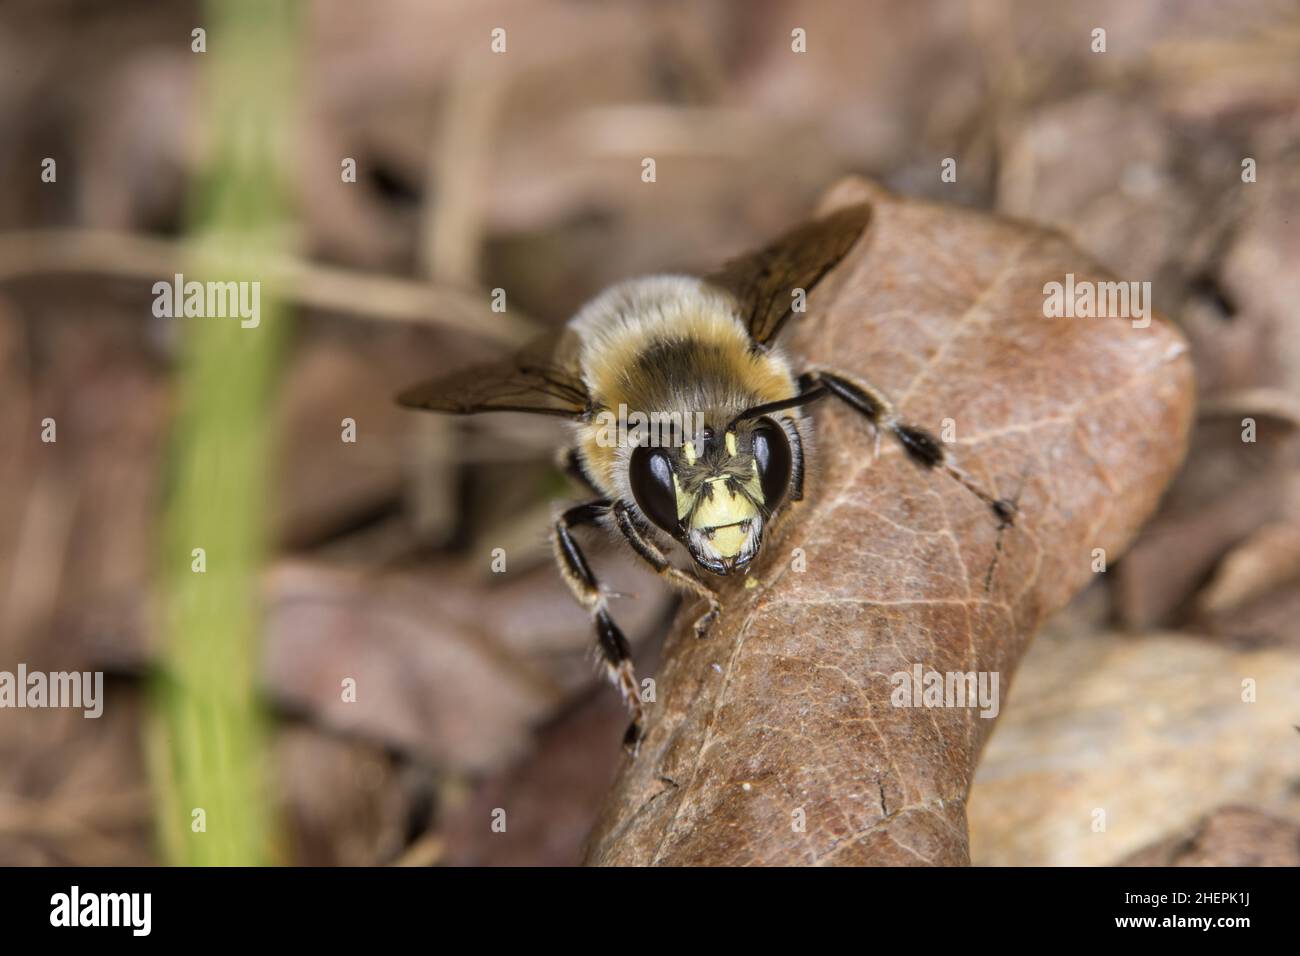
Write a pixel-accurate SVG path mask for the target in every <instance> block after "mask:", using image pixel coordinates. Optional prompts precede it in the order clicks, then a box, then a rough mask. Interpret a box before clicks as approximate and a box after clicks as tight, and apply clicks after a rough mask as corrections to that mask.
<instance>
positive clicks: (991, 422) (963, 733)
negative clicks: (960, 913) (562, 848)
mask: <svg viewBox="0 0 1300 956" xmlns="http://www.w3.org/2000/svg"><path fill="white" fill-rule="evenodd" d="M864 195H865V196H866V197H867V198H869V199H871V200H872V201H873V202H874V203H875V204H876V210H875V218H874V219H873V222H872V225H871V226H870V228H869V230H868V233H867V235H866V236H865V238H864V241H863V242H861V243H860V244H859V245H858V247H857V248H856V249H855V250H854V251H853V252H852V253H850V255H849V257H848V258H847V259H846V260H845V261H844V262H843V263H842V264H841V266H840V268H839V269H838V270H837V271H836V272H835V273H834V274H832V276H831V277H830V278H829V279H828V280H827V282H826V284H825V285H824V286H823V287H821V288H819V289H818V291H817V293H815V294H814V295H813V296H812V298H811V300H810V303H809V311H808V314H807V315H806V316H803V317H802V319H801V321H800V323H798V324H797V326H796V327H795V330H794V335H793V336H792V338H791V341H790V343H789V345H790V351H791V352H792V353H793V354H794V355H797V356H801V357H803V358H805V359H806V360H808V361H810V362H816V363H823V364H826V365H831V366H834V367H837V368H840V369H844V370H847V371H849V372H851V373H855V374H857V375H859V376H862V377H865V378H867V379H869V380H871V381H873V382H874V383H875V384H876V385H877V386H879V387H880V388H882V389H883V390H884V391H885V392H886V393H887V394H889V395H891V396H892V397H893V398H894V400H895V402H896V403H897V404H898V406H899V408H900V410H901V413H902V415H903V416H904V417H905V418H906V419H908V420H910V421H912V422H914V423H916V424H918V425H921V426H923V427H926V428H928V429H931V430H932V431H934V432H936V433H939V432H942V431H943V430H944V426H945V420H950V422H949V424H950V425H951V426H952V427H953V428H955V444H954V445H953V446H952V451H953V453H954V456H955V457H956V459H957V460H958V462H959V463H960V465H961V466H962V467H963V468H965V469H966V470H967V471H968V472H969V473H970V474H971V475H973V476H974V477H975V479H976V480H977V481H979V482H981V483H983V484H984V485H985V486H986V487H989V488H991V489H993V490H994V491H995V493H997V494H999V495H1007V496H1009V495H1013V494H1015V493H1016V491H1017V489H1018V488H1020V487H1021V485H1022V483H1023V493H1022V497H1021V499H1020V507H1021V514H1020V518H1019V520H1018V523H1017V527H1016V528H1015V529H1014V530H1012V531H1009V532H1007V533H1006V534H1005V535H1004V537H1003V550H1002V553H1001V557H1000V561H999V564H998V567H997V569H996V573H995V574H994V576H993V578H992V582H991V588H990V590H989V591H988V592H987V593H986V592H985V588H984V580H985V574H986V569H987V568H988V567H989V565H990V562H991V561H992V560H993V558H994V555H995V552H996V548H997V541H998V532H997V527H996V524H995V522H994V521H993V519H992V517H991V515H990V513H989V511H988V509H987V508H986V507H985V506H983V505H982V504H981V503H980V502H979V501H978V500H976V499H975V498H974V497H973V496H972V495H970V494H969V493H967V492H966V491H964V490H963V489H962V488H961V487H960V486H959V485H958V484H957V483H956V482H954V481H953V480H952V479H951V478H949V477H948V476H946V475H944V474H942V473H927V472H924V471H922V470H920V469H919V468H918V467H917V466H916V465H914V464H912V463H911V462H910V461H909V460H907V459H906V458H905V457H904V455H903V454H902V453H901V451H900V449H899V448H897V447H895V446H894V445H893V444H892V443H889V442H885V443H884V445H883V446H882V451H881V454H880V456H879V458H878V459H876V458H873V456H872V436H871V432H870V429H869V428H868V426H867V425H866V424H865V422H864V421H863V420H862V419H861V418H860V417H858V416H857V415H856V414H854V413H852V412H850V411H849V410H847V409H846V408H843V407H839V406H837V405H834V404H825V405H823V406H821V407H819V408H818V409H817V410H816V412H815V415H814V417H815V419H816V421H817V428H818V440H817V445H816V449H815V451H814V454H813V457H814V475H813V476H812V482H811V486H810V493H811V494H810V500H809V502H808V503H806V504H805V505H804V506H802V508H801V513H799V514H798V515H797V517H794V518H793V519H792V520H791V521H790V522H789V524H788V525H787V528H786V530H785V534H784V536H783V537H781V538H778V539H776V540H773V541H771V542H769V543H768V545H767V546H766V548H765V551H764V557H763V559H762V561H761V563H760V565H759V566H757V567H756V568H755V570H754V571H753V572H752V573H751V575H750V578H751V579H753V580H756V581H757V586H756V587H751V588H746V587H744V584H745V583H748V582H740V581H729V582H725V589H724V591H723V600H724V613H723V616H722V618H721V620H720V621H719V622H718V624H717V625H715V627H714V629H713V630H712V631H711V632H710V633H709V635H708V636H707V638H706V639H704V640H697V639H696V638H695V637H694V635H693V634H692V633H691V627H690V622H691V621H692V620H693V615H696V614H697V613H698V608H696V607H694V606H691V605H690V602H688V606H687V607H686V608H685V609H684V611H683V614H682V616H681V617H680V618H679V620H678V622H677V626H676V627H675V629H674V631H673V633H672V635H671V636H670V637H669V639H668V643H667V645H666V647H665V651H664V657H665V660H666V664H665V666H664V668H663V670H662V673H661V674H659V675H658V695H657V696H658V703H656V704H654V705H652V707H651V708H650V710H651V719H650V723H649V726H648V736H647V738H646V740H645V743H644V744H643V746H642V750H641V754H640V756H639V757H638V758H637V759H636V760H635V761H633V762H630V763H628V764H627V765H626V766H625V768H624V770H623V772H622V774H621V775H620V778H619V780H618V781H617V782H616V784H615V786H614V789H613V791H612V793H611V795H610V797H609V799H608V802H607V803H606V805H605V807H604V809H603V811H602V814H601V817H600V819H599V821H598V823H597V825H596V828H595V832H594V834H593V837H592V841H591V845H590V849H589V855H588V859H589V861H590V862H593V863H597V864H754V863H764V864H794V863H809V864H908V863H931V864H954V863H965V862H968V860H969V850H968V841H967V829H966V797H967V792H968V789H969V786H970V781H971V778H972V776H973V774H974V770H975V764H976V761H977V759H978V755H979V752H980V749H981V747H982V745H983V743H984V741H985V739H986V738H987V737H988V734H989V732H990V731H991V729H992V726H993V720H991V719H981V718H980V717H979V715H978V710H977V709H974V708H967V707H938V708H929V707H910V706H899V707H895V706H892V705H891V693H892V692H893V691H894V689H895V687H896V686H897V682H896V681H895V679H894V678H893V676H892V675H896V674H899V673H901V672H910V671H911V670H912V668H913V665H917V664H919V665H921V666H922V668H924V669H933V670H934V671H938V672H941V673H946V672H949V671H964V672H984V673H985V674H986V675H988V678H989V679H990V680H991V679H992V675H994V674H996V675H998V676H999V679H1000V687H1001V694H1002V695H1003V697H1002V703H1006V701H1005V693H1006V690H1007V687H1008V684H1009V680H1010V677H1011V674H1012V672H1013V671H1014V669H1015V666H1016V664H1017V662H1018V661H1019V659H1020V657H1021V655H1022V654H1023V653H1024V650H1025V648H1026V646H1027V645H1028V643H1029V640H1030V638H1031V636H1032V635H1033V633H1034V632H1035V631H1036V630H1037V628H1038V627H1039V625H1040V624H1041V622H1042V621H1043V618H1044V617H1045V616H1046V615H1047V614H1049V613H1051V612H1052V611H1054V610H1056V609H1058V608H1060V607H1061V606H1062V605H1063V604H1065V602H1066V601H1067V600H1068V599H1069V598H1070V596H1071V595H1073V594H1074V593H1075V592H1076V591H1078V590H1079V589H1080V588H1081V587H1082V586H1083V585H1084V584H1085V583H1087V582H1088V580H1089V579H1091V578H1092V577H1093V570H1092V567H1093V562H1094V560H1095V550H1094V549H1097V548H1101V549H1104V554H1105V555H1106V557H1107V559H1108V560H1114V559H1115V558H1116V557H1117V556H1118V555H1119V553H1120V552H1121V550H1122V549H1123V548H1124V546H1125V545H1126V543H1127V542H1128V541H1129V540H1130V539H1131V538H1132V536H1133V534H1134V533H1135V531H1136V530H1137V528H1138V527H1139V526H1140V525H1141V523H1142V521H1143V520H1144V519H1145V518H1146V517H1147V516H1148V515H1149V514H1150V513H1151V512H1152V510H1153V509H1154V508H1155V506H1156V503H1157V501H1158V500H1159V497H1160V493H1161V491H1162V489H1163V488H1164V486H1165V485H1166V483H1167V482H1168V481H1169V479H1170V477H1171V476H1172V474H1173V472H1174V470H1175V468H1176V467H1177V465H1178V463H1179V462H1180V460H1181V458H1182V455H1183V451H1184V448H1185V441H1186V436H1187V430H1188V426H1189V422H1190V419H1191V409H1192V372H1191V366H1190V363H1189V361H1188V357H1187V354H1186V346H1185V343H1184V342H1183V340H1182V338H1181V337H1180V336H1179V334H1178V333H1177V332H1176V331H1175V330H1174V329H1173V328H1172V327H1171V326H1169V325H1168V324H1167V323H1165V322H1164V321H1163V320H1160V319H1157V320H1155V321H1153V322H1152V323H1151V325H1150V326H1149V327H1148V328H1134V327H1133V326H1132V325H1131V323H1130V322H1129V321H1127V320H1122V319H1068V318H1058V319H1050V318H1045V317H1044V292H1043V287H1044V284H1045V283H1046V282H1049V281H1064V279H1065V276H1066V274H1067V273H1074V275H1075V277H1076V281H1081V280H1084V279H1087V278H1096V279H1098V280H1101V279H1103V278H1105V277H1104V276H1101V275H1099V272H1098V270H1097V268H1096V267H1095V266H1094V265H1093V264H1092V263H1091V262H1090V261H1089V260H1088V259H1086V258H1085V257H1084V256H1083V255H1082V254H1081V253H1079V252H1078V251H1076V250H1075V249H1074V248H1073V247H1072V246H1071V245H1070V244H1069V243H1068V242H1067V241H1066V240H1064V239H1063V238H1062V237H1061V236H1059V235H1058V234H1056V233H1052V232H1048V231H1046V230H1042V229H1039V228H1036V227H1033V226H1030V225H1026V224H1023V223H1019V222H1013V221H1008V220H1003V219H998V218H993V217H990V216H987V215H983V214H978V213H974V212H969V211H964V210H961V209H957V208H952V207H941V206H935V205H931V204H927V203H920V202H915V201H907V200H903V199H899V198H896V197H893V196H891V195H888V194H886V193H884V192H883V191H882V190H879V189H877V188H874V187H869V186H865V185H861V184H850V185H846V186H844V187H843V188H840V189H838V190H837V191H836V194H835V200H836V203H835V204H836V205H838V204H840V203H846V202H849V201H854V200H857V199H861V198H863V196H864ZM796 547H797V548H799V549H801V553H800V555H799V557H801V558H802V563H803V564H805V565H806V570H805V571H803V572H802V573H800V572H799V571H797V570H795V569H794V566H793V565H794V562H793V561H792V556H793V555H792V549H794V548H796Z"/></svg>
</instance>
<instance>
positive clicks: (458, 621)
mask: <svg viewBox="0 0 1300 956" xmlns="http://www.w3.org/2000/svg"><path fill="white" fill-rule="evenodd" d="M596 560H599V561H600V563H601V566H602V567H603V568H605V569H606V571H607V573H608V575H609V581H610V583H611V586H612V587H614V588H616V589H618V590H620V591H622V592H626V593H636V594H638V595H640V598H641V599H640V600H627V601H620V602H619V605H618V606H619V613H620V621H621V622H622V623H623V624H624V625H625V626H626V628H627V633H628V635H629V637H630V638H631V639H632V641H633V642H634V643H639V642H640V639H642V638H643V637H644V636H646V635H647V634H649V633H650V632H651V631H652V629H655V628H656V626H657V625H658V624H659V622H660V621H662V617H663V614H664V612H665V610H666V608H665V605H664V603H663V600H664V598H665V597H666V595H665V594H664V593H663V591H662V589H661V587H660V586H659V583H658V582H657V581H656V580H655V579H654V577H653V576H652V575H651V573H650V572H649V571H647V570H645V569H644V568H643V567H641V566H639V565H635V564H633V563H632V559H630V558H629V557H628V556H626V555H623V554H611V555H608V556H606V555H605V554H603V553H601V554H600V556H599V557H598V558H596ZM483 563H487V559H486V557H485V558H484V562H483ZM492 577H493V578H495V579H496V580H494V581H493V582H490V583H487V582H484V581H483V580H482V579H481V577H480V576H479V575H478V574H477V573H476V568H475V567H473V566H470V567H466V566H464V565H463V564H453V563H450V562H447V563H439V564H430V565H423V566H420V567H418V568H411V569H402V570H384V571H361V570H357V569H355V568H352V567H347V566H337V565H332V564H328V563H325V562H321V561H308V560H302V559H292V560H286V561H283V562H281V563H280V564H278V565H277V566H276V567H275V568H274V569H273V570H272V571H271V573H270V575H269V580H268V582H267V617H266V634H267V647H266V652H265V659H266V663H265V673H266V682H267V685H268V688H269V691H270V693H271V694H272V696H273V697H274V699H275V700H276V701H277V702H279V703H280V704H281V705H283V706H286V707H288V708H289V709H291V710H292V711H294V712H299V713H302V714H304V715H305V716H307V717H309V718H311V719H312V720H313V721H315V722H317V723H319V724H322V725H324V726H326V727H328V728H330V729H331V730H333V731H335V732H342V733H346V734H349V735H352V736H355V737H358V738H360V739H363V740H366V741H370V742H372V743H375V744H378V745H380V746H383V747H387V748H391V749H393V750H396V751H398V752H404V753H410V754H413V755H415V756H417V757H419V758H421V759H423V760H425V761H428V762H431V763H434V764H435V765H438V766H444V767H449V768H451V769H454V770H460V771H466V772H487V771H491V770H493V769H496V768H498V767H500V766H501V765H502V764H505V763H508V762H509V761H510V760H512V759H515V758H517V757H519V756H520V755H521V753H523V752H524V751H525V750H526V749H527V745H528V743H529V737H530V734H531V732H532V730H533V728H534V726H536V725H537V724H538V723H540V722H541V721H544V720H546V719H547V718H550V717H552V716H554V715H555V714H556V713H557V712H558V711H560V710H561V709H562V708H564V707H565V706H567V705H568V704H569V702H570V701H571V700H572V699H573V697H574V696H575V694H576V693H577V692H579V691H581V690H582V689H584V688H587V687H590V686H591V685H592V684H593V683H594V682H595V681H597V680H598V679H599V675H598V673H597V671H596V669H595V668H594V667H593V666H592V661H591V630H590V628H591V623H590V619H589V618H588V617H587V615H586V614H585V613H584V612H583V610H582V609H581V608H580V607H578V606H577V605H576V604H575V603H574V602H573V599H572V596H571V595H570V594H569V592H568V589H567V588H566V587H565V585H564V582H563V580H562V579H561V578H560V576H559V575H557V574H556V573H555V571H554V569H553V568H552V567H549V566H543V567H535V568H528V569H522V570H519V571H511V572H510V573H509V574H503V575H493V576H492ZM347 678H351V679H352V680H354V681H355V691H356V694H355V700H345V699H344V694H343V688H344V684H343V681H344V680H345V679H347Z"/></svg>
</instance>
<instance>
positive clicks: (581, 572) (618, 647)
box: [552, 499, 645, 756]
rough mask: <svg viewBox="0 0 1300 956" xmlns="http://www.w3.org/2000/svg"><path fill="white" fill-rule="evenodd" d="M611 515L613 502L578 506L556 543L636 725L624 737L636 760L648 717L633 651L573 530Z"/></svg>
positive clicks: (560, 522)
mask: <svg viewBox="0 0 1300 956" xmlns="http://www.w3.org/2000/svg"><path fill="white" fill-rule="evenodd" d="M608 513H609V501H608V500H606V499H598V500H596V501H589V502H587V503H586V504H583V505H576V506H575V507H573V508H570V509H569V510H567V511H565V512H564V513H563V514H561V515H560V517H559V518H558V519H557V520H556V522H555V531H554V534H553V535H552V540H553V543H554V545H555V560H556V562H557V563H558V564H559V565H560V573H561V574H563V575H564V580H565V581H566V582H567V583H568V585H569V590H571V591H572V592H573V596H574V597H575V598H577V599H578V603H579V604H581V605H582V606H583V607H585V608H586V609H587V611H588V612H589V613H590V614H591V619H592V621H593V623H594V624H595V625H596V647H597V649H598V650H599V652H600V656H601V660H602V661H603V662H604V665H605V671H606V673H607V674H608V676H609V679H610V682H611V683H612V684H613V685H614V686H615V687H617V688H618V690H619V693H620V694H622V696H623V703H625V704H626V705H627V708H628V710H629V711H630V712H631V714H632V723H631V724H630V725H629V726H628V728H627V733H626V734H624V735H623V746H624V747H625V748H626V749H627V750H628V751H629V752H630V753H631V754H632V755H633V756H635V755H636V752H637V750H638V749H639V747H640V745H641V727H642V722H643V718H644V716H645V715H644V710H643V708H642V707H641V697H640V694H639V693H638V687H637V682H636V673H635V672H634V671H633V669H632V654H631V650H630V648H629V647H628V643H627V638H626V637H624V636H623V632H622V631H621V630H619V627H618V625H617V624H615V623H614V619H613V618H612V617H610V616H609V610H608V608H607V607H606V606H605V595H604V593H603V592H602V591H601V589H600V583H599V582H598V581H597V580H596V576H595V575H594V574H592V572H591V565H589V564H588V563H587V558H586V555H584V554H583V553H582V549H581V548H579V547H578V543H577V541H575V540H574V538H573V534H572V533H571V529H573V528H575V527H579V526H582V525H593V524H598V523H599V521H600V519H601V518H602V517H604V516H605V515H606V514H608Z"/></svg>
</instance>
